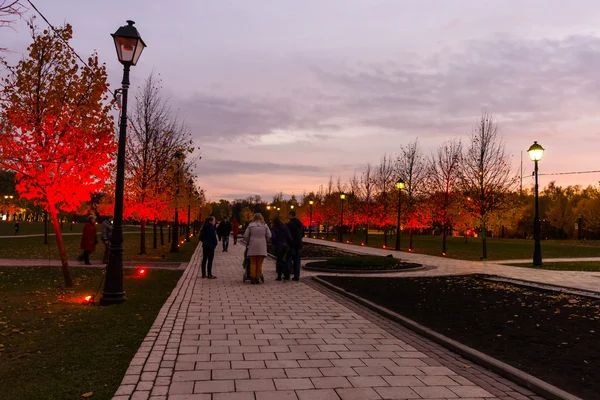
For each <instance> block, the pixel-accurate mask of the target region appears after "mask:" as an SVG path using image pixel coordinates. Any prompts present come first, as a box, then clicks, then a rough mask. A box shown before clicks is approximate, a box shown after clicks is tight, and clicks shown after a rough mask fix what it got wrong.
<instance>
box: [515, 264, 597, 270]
mask: <svg viewBox="0 0 600 400" xmlns="http://www.w3.org/2000/svg"><path fill="white" fill-rule="evenodd" d="M511 266H513V267H523V268H534V269H550V270H554V271H590V272H600V261H575V262H556V263H546V262H545V263H544V265H542V266H541V267H534V266H533V264H512V265H511Z"/></svg>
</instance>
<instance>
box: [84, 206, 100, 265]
mask: <svg viewBox="0 0 600 400" xmlns="http://www.w3.org/2000/svg"><path fill="white" fill-rule="evenodd" d="M96 243H98V238H97V237H96V216H95V215H94V214H90V215H88V219H87V222H86V223H85V225H84V226H83V232H82V234H81V245H80V247H81V249H82V250H83V257H82V258H83V262H84V263H85V265H92V263H91V262H90V254H92V252H93V251H94V250H96Z"/></svg>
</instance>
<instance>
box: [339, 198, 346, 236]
mask: <svg viewBox="0 0 600 400" xmlns="http://www.w3.org/2000/svg"><path fill="white" fill-rule="evenodd" d="M340 200H341V202H342V213H341V215H340V229H339V233H338V238H339V241H340V243H343V242H344V232H342V229H343V227H344V200H346V194H345V193H344V192H342V193H340Z"/></svg>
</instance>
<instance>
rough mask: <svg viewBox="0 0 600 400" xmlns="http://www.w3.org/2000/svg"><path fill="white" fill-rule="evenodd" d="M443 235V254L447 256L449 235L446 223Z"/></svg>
mask: <svg viewBox="0 0 600 400" xmlns="http://www.w3.org/2000/svg"><path fill="white" fill-rule="evenodd" d="M442 235H443V236H442V254H446V236H447V235H448V224H446V223H444V228H443V233H442Z"/></svg>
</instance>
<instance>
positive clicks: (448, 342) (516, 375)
mask: <svg viewBox="0 0 600 400" xmlns="http://www.w3.org/2000/svg"><path fill="white" fill-rule="evenodd" d="M312 280H313V281H315V282H317V283H319V284H320V285H323V286H325V287H326V288H328V289H330V290H332V291H334V292H336V293H339V294H341V295H343V296H345V297H347V298H349V299H351V300H353V301H356V302H357V303H359V304H362V305H363V306H366V307H368V308H370V309H371V310H373V311H376V312H378V313H379V314H381V315H383V316H385V317H387V318H389V319H391V320H393V321H395V322H397V323H399V324H401V325H403V326H405V327H406V328H408V329H410V330H412V331H414V332H416V333H418V334H420V335H421V336H423V337H426V338H427V339H429V340H432V341H434V342H436V343H438V344H440V345H442V346H444V347H446V348H448V349H450V350H452V351H453V352H455V353H457V354H459V355H461V356H463V357H464V358H466V359H467V360H471V361H473V362H475V363H476V364H479V365H481V366H482V367H485V368H487V369H489V370H490V371H493V372H495V373H497V374H498V375H500V376H502V377H504V378H507V379H509V380H511V381H513V382H514V383H517V384H519V385H521V386H523V387H524V388H527V389H529V390H531V391H532V392H534V393H536V394H538V395H540V396H543V397H545V398H547V399H548V400H583V399H581V398H580V397H577V396H575V395H572V394H570V393H568V392H566V391H564V390H562V389H559V388H557V387H556V386H553V385H551V384H549V383H547V382H545V381H543V380H541V379H539V378H536V377H535V376H533V375H530V374H528V373H525V372H523V371H521V370H520V369H517V368H515V367H512V366H510V365H508V364H506V363H504V362H502V361H500V360H497V359H495V358H493V357H490V356H488V355H486V354H484V353H482V352H480V351H478V350H475V349H473V348H471V347H468V346H465V345H463V344H461V343H459V342H457V341H456V340H453V339H450V338H449V337H446V336H444V335H441V334H439V333H437V332H435V331H433V330H432V329H429V328H427V327H425V326H423V325H421V324H419V323H417V322H415V321H413V320H412V319H409V318H406V317H404V316H402V315H400V314H398V313H395V312H393V311H391V310H388V309H387V308H385V307H381V306H379V305H377V304H375V303H373V302H371V301H369V300H367V299H364V298H362V297H360V296H358V295H355V294H353V293H350V292H347V291H346V290H344V289H342V288H340V287H338V286H335V285H333V284H331V283H329V282H327V281H325V280H323V279H321V278H319V277H316V276H313V277H312Z"/></svg>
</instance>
